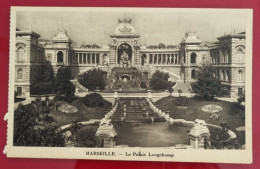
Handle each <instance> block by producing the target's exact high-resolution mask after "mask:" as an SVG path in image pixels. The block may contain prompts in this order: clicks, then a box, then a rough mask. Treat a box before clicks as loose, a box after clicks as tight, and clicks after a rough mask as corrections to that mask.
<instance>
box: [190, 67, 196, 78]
mask: <svg viewBox="0 0 260 169" xmlns="http://www.w3.org/2000/svg"><path fill="white" fill-rule="evenodd" d="M196 77H197V72H196V70H194V69H193V70H192V71H191V78H192V79H196Z"/></svg>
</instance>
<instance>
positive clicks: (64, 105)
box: [6, 7, 252, 163]
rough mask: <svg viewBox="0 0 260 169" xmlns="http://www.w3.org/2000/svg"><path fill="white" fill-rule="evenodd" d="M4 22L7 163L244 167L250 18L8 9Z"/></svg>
mask: <svg viewBox="0 0 260 169" xmlns="http://www.w3.org/2000/svg"><path fill="white" fill-rule="evenodd" d="M10 20H11V24H10V25H11V27H10V64H9V109H8V141H7V147H6V152H7V156H8V157H30V158H72V159H104V160H135V161H136V160H140V161H187V162H223V163H251V162H252V110H251V109H252V101H251V92H252V91H251V90H252V10H249V9H199V8H197V9H195V8H194V9H183V8H182V9H181V8H165V9H160V8H76V7H71V8H59V7H51V8H45V7H12V8H11V19H10ZM216 157H217V158H216ZM232 157H233V158H232Z"/></svg>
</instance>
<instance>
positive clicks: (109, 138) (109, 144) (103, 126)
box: [95, 118, 117, 148]
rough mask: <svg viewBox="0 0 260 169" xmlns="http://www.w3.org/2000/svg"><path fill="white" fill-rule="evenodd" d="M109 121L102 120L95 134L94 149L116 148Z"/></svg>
mask: <svg viewBox="0 0 260 169" xmlns="http://www.w3.org/2000/svg"><path fill="white" fill-rule="evenodd" d="M110 121H111V120H110V119H106V118H103V119H102V120H101V122H100V125H99V128H98V130H97V132H96V139H95V140H96V147H103V148H113V147H115V146H116V135H117V133H116V131H115V129H114V127H113V125H112V124H111V123H110Z"/></svg>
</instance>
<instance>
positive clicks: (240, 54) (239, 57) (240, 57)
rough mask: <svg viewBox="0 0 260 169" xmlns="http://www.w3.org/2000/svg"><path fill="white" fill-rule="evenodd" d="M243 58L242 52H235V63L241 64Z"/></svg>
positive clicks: (240, 50)
mask: <svg viewBox="0 0 260 169" xmlns="http://www.w3.org/2000/svg"><path fill="white" fill-rule="evenodd" d="M243 57H244V52H243V50H242V49H239V50H238V51H237V62H238V63H242V62H243Z"/></svg>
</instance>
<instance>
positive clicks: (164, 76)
mask: <svg viewBox="0 0 260 169" xmlns="http://www.w3.org/2000/svg"><path fill="white" fill-rule="evenodd" d="M169 77H170V76H169V74H168V73H164V72H160V71H158V70H157V71H156V72H155V73H154V74H153V75H152V78H151V80H150V86H151V88H152V89H153V90H166V89H168V88H169V87H172V86H173V85H174V82H170V81H168V78H169Z"/></svg>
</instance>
